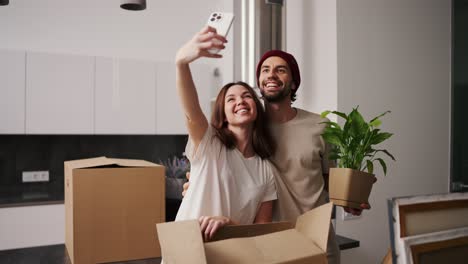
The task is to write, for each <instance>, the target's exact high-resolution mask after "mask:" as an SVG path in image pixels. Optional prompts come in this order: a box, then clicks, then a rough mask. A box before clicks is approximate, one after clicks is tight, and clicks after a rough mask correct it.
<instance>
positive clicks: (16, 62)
mask: <svg viewBox="0 0 468 264" xmlns="http://www.w3.org/2000/svg"><path fill="white" fill-rule="evenodd" d="M25 57H26V53H25V52H22V51H7V50H0V133H1V134H24V132H25V129H24V111H25V107H24V93H25V78H26V76H25V64H26V63H25Z"/></svg>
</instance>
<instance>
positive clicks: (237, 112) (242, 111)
mask: <svg viewBox="0 0 468 264" xmlns="http://www.w3.org/2000/svg"><path fill="white" fill-rule="evenodd" d="M247 112H248V109H247V108H242V109H239V110H237V111H236V112H235V113H236V114H244V113H247Z"/></svg>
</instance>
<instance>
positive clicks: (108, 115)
mask: <svg viewBox="0 0 468 264" xmlns="http://www.w3.org/2000/svg"><path fill="white" fill-rule="evenodd" d="M95 89H96V93H95V95H96V123H95V133H96V134H155V133H156V64H155V63H154V62H150V61H141V60H140V61H137V60H131V59H116V58H103V57H97V58H96V87H95Z"/></svg>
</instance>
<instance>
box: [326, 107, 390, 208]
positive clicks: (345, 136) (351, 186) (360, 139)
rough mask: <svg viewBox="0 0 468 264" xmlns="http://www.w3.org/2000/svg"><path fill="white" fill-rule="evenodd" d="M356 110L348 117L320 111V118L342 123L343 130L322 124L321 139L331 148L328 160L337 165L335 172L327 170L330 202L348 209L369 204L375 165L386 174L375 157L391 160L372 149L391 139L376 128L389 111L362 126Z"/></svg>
mask: <svg viewBox="0 0 468 264" xmlns="http://www.w3.org/2000/svg"><path fill="white" fill-rule="evenodd" d="M358 107H359V106H358ZM358 107H356V108H353V110H352V111H351V112H350V113H349V114H348V115H347V114H345V113H342V112H338V111H324V112H323V113H322V114H321V116H322V117H324V118H325V117H327V115H328V114H330V113H332V114H335V115H336V116H338V117H341V118H343V119H344V120H345V123H344V125H343V127H341V126H340V125H339V124H338V123H336V122H332V121H327V122H324V123H325V124H326V127H325V129H324V132H323V134H322V137H323V139H324V140H325V141H326V142H327V143H329V144H331V145H332V148H331V151H330V155H329V159H330V160H336V161H337V168H331V169H330V178H329V195H330V200H331V201H332V202H333V203H334V204H336V205H339V206H347V207H352V208H360V205H361V204H363V203H369V201H368V199H369V195H370V192H371V190H372V185H373V184H374V182H375V181H376V178H375V175H374V162H375V161H377V162H378V163H379V164H380V166H381V167H382V169H383V172H384V174H385V175H386V174H387V165H386V163H385V161H384V160H383V159H382V158H381V157H379V155H380V154H384V155H386V156H387V157H390V158H391V159H392V160H395V157H394V156H393V155H392V154H390V152H388V151H387V150H386V149H378V148H375V147H374V146H375V145H377V144H379V143H382V142H383V141H385V140H387V139H388V138H390V137H391V136H392V135H393V134H392V133H388V132H382V131H381V130H380V129H379V128H378V127H379V126H380V125H381V123H382V121H381V120H380V119H379V118H380V117H382V116H384V115H385V114H387V113H390V111H386V112H384V113H383V114H381V115H378V116H377V117H375V118H373V119H371V120H370V121H369V122H366V121H365V120H364V118H363V117H362V115H361V114H360V113H359V111H358Z"/></svg>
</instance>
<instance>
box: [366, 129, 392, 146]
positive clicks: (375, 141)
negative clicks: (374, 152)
mask: <svg viewBox="0 0 468 264" xmlns="http://www.w3.org/2000/svg"><path fill="white" fill-rule="evenodd" d="M391 136H393V134H392V133H387V132H382V133H378V134H377V135H375V136H374V137H373V138H372V140H371V142H370V143H371V144H372V145H377V144H379V143H381V142H383V141H385V140H387V139H388V138H390V137H391Z"/></svg>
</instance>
